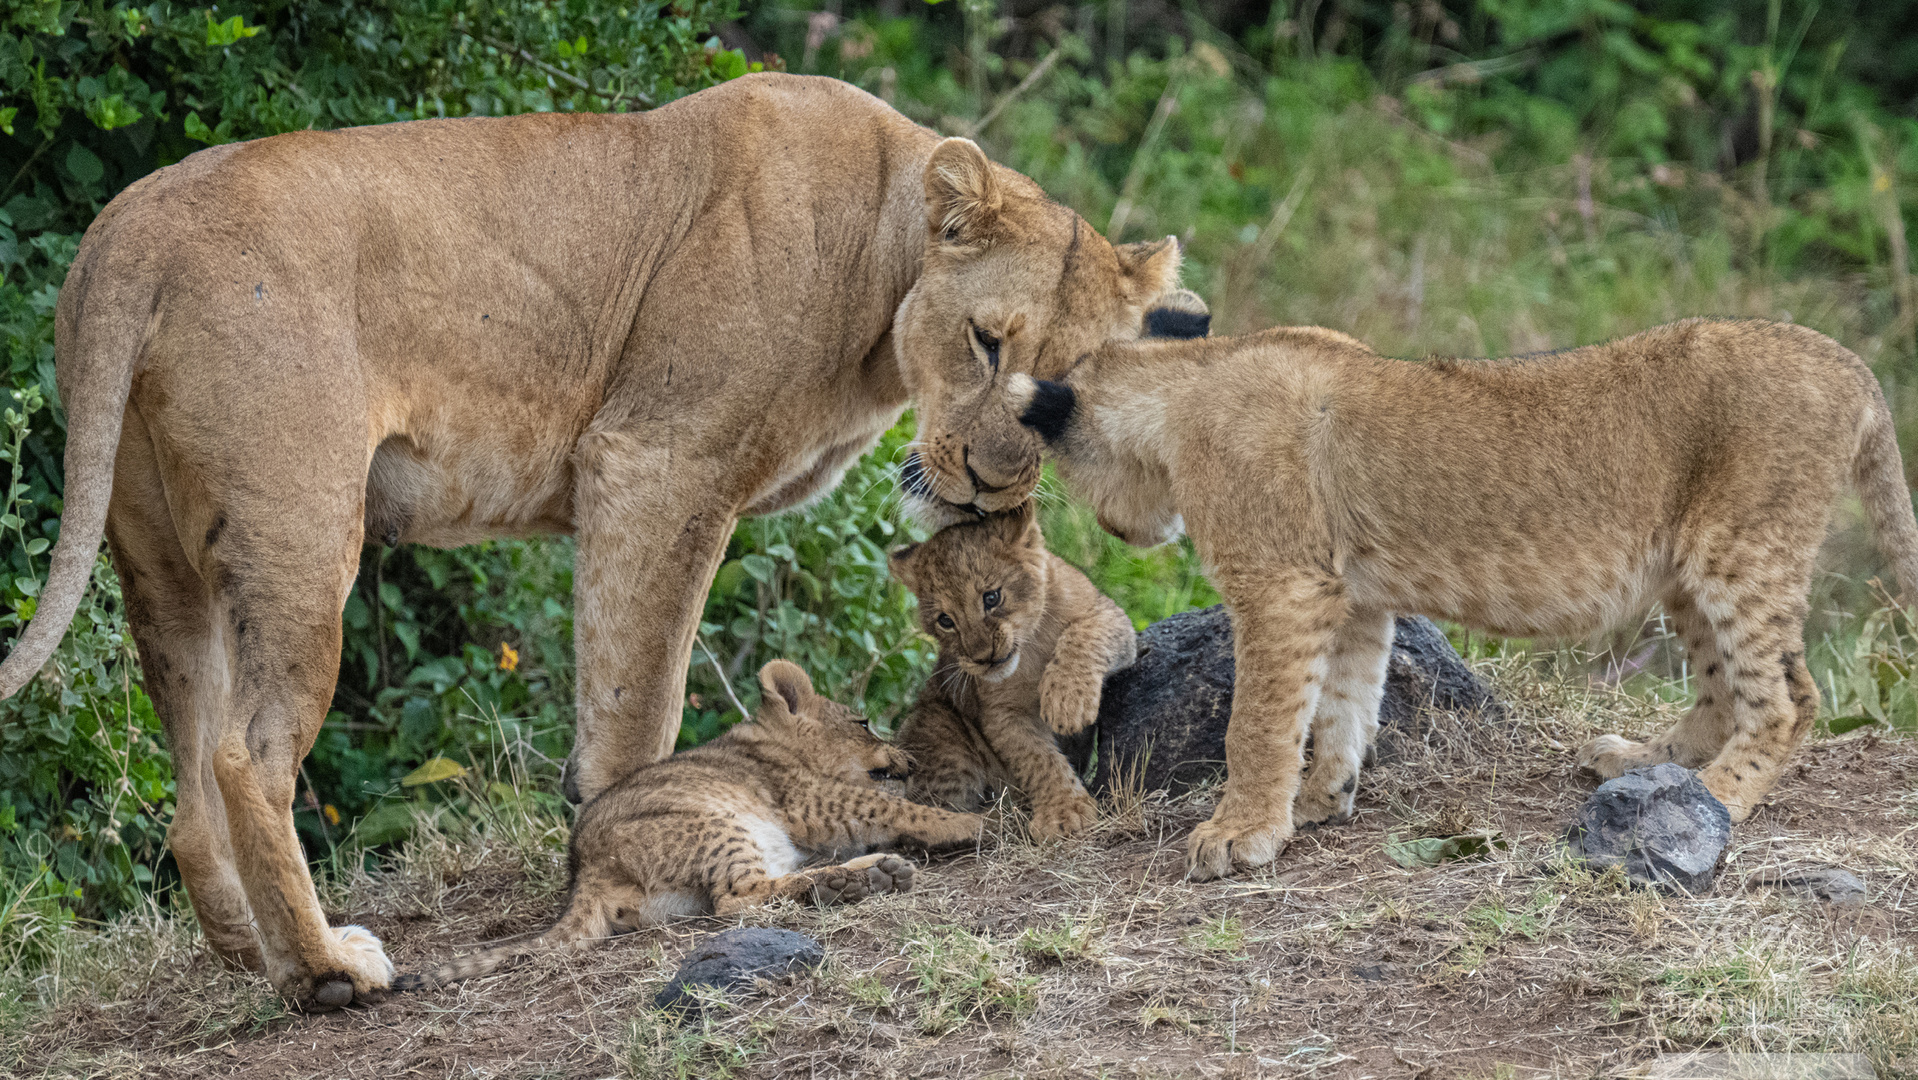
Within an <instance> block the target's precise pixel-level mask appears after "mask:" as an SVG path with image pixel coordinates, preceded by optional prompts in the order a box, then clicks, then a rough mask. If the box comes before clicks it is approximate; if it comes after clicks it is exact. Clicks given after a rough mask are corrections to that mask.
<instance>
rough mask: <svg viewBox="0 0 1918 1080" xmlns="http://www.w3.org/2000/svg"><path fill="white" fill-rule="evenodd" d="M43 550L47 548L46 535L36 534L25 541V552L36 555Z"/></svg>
mask: <svg viewBox="0 0 1918 1080" xmlns="http://www.w3.org/2000/svg"><path fill="white" fill-rule="evenodd" d="M45 550H47V538H46V537H44V536H36V537H34V538H33V539H31V540H29V541H27V554H29V555H38V554H40V553H41V552H43V551H45Z"/></svg>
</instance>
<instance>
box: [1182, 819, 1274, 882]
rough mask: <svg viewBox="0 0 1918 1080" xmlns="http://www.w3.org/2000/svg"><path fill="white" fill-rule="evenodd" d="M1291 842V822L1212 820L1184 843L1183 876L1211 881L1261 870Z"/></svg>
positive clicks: (1195, 879)
mask: <svg viewBox="0 0 1918 1080" xmlns="http://www.w3.org/2000/svg"><path fill="white" fill-rule="evenodd" d="M1291 839H1292V823H1291V822H1290V821H1284V820H1280V821H1262V822H1259V821H1254V822H1244V823H1240V822H1237V821H1232V820H1226V821H1221V820H1220V819H1219V818H1217V817H1214V818H1213V819H1212V820H1211V821H1208V822H1206V823H1204V824H1203V825H1200V826H1199V827H1198V828H1196V829H1194V830H1192V838H1191V839H1189V840H1187V841H1186V845H1185V865H1186V870H1185V876H1186V877H1188V878H1191V879H1192V880H1193V881H1210V880H1211V879H1213V878H1222V877H1230V876H1231V875H1232V874H1233V873H1234V872H1236V871H1239V870H1249V869H1251V868H1253V867H1255V866H1264V865H1265V864H1266V863H1269V862H1271V861H1272V860H1273V859H1276V858H1278V857H1279V853H1280V852H1283V851H1284V850H1285V845H1286V842H1287V841H1289V840H1291Z"/></svg>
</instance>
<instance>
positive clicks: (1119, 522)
mask: <svg viewBox="0 0 1918 1080" xmlns="http://www.w3.org/2000/svg"><path fill="white" fill-rule="evenodd" d="M1211 323H1212V319H1211V315H1210V314H1209V313H1208V312H1207V310H1206V306H1205V301H1203V300H1201V299H1199V297H1198V295H1197V294H1195V293H1192V292H1189V291H1187V290H1184V289H1180V290H1177V291H1175V292H1172V293H1168V294H1167V295H1165V296H1163V297H1160V298H1159V299H1158V300H1156V301H1154V302H1153V304H1152V307H1151V310H1150V311H1148V312H1147V313H1146V317H1145V330H1146V335H1145V336H1146V337H1147V338H1154V339H1175V340H1176V339H1181V338H1202V337H1205V336H1206V335H1207V334H1208V333H1209V332H1210V330H1211ZM1181 359H1182V358H1181V356H1180V355H1178V350H1177V349H1174V348H1168V347H1167V346H1164V345H1158V344H1155V343H1154V342H1151V341H1147V342H1142V343H1138V344H1117V343H1114V344H1108V345H1106V346H1104V347H1102V348H1100V349H1099V350H1097V351H1096V352H1094V353H1092V354H1090V355H1088V356H1087V357H1085V359H1084V361H1083V362H1081V363H1079V364H1078V365H1076V366H1075V367H1074V368H1073V370H1072V372H1071V375H1070V377H1068V378H1066V379H1063V380H1047V379H1035V378H1031V377H1028V376H1023V375H1022V376H1019V377H1017V378H1014V379H1013V380H1012V385H1010V386H1009V387H1008V388H1007V394H1008V396H1009V397H1010V398H1011V399H1012V400H1014V401H1016V402H1019V403H1020V412H1019V422H1020V423H1022V424H1024V425H1025V426H1026V427H1027V428H1028V429H1030V430H1031V431H1032V432H1033V433H1034V434H1036V435H1038V436H1039V437H1040V438H1042V439H1044V440H1045V444H1046V450H1047V452H1048V453H1049V454H1050V455H1051V456H1052V459H1053V461H1054V463H1055V464H1056V466H1057V467H1058V470H1059V478H1060V479H1061V480H1063V481H1065V484H1066V487H1068V488H1069V489H1071V491H1072V492H1073V494H1075V495H1077V496H1079V497H1080V498H1082V499H1085V500H1086V501H1087V502H1089V503H1091V504H1092V508H1093V510H1094V511H1095V512H1096V513H1097V514H1098V519H1099V527H1100V528H1102V529H1104V530H1105V531H1106V532H1109V533H1111V534H1112V535H1114V536H1116V537H1118V538H1119V539H1121V540H1123V541H1125V542H1126V543H1128V544H1133V545H1136V546H1139V547H1152V546H1154V545H1156V544H1163V543H1165V542H1167V541H1169V540H1172V539H1175V538H1177V537H1178V535H1179V534H1180V533H1181V532H1183V531H1184V528H1185V524H1184V522H1183V521H1182V520H1181V518H1180V516H1179V509H1178V506H1177V505H1176V503H1175V501H1174V499H1173V492H1172V476H1171V474H1170V473H1169V472H1168V471H1167V469H1166V467H1165V464H1164V462H1163V460H1162V459H1161V458H1160V457H1159V456H1158V455H1157V454H1156V453H1154V452H1153V450H1154V447H1153V445H1152V444H1153V443H1154V442H1155V441H1156V440H1157V439H1158V438H1159V431H1158V429H1159V428H1160V427H1161V426H1162V424H1163V422H1164V417H1163V415H1161V414H1162V411H1163V410H1161V409H1159V408H1157V407H1156V406H1155V405H1154V404H1153V403H1152V399H1153V398H1154V397H1155V393H1154V391H1155V390H1156V389H1157V388H1159V387H1161V386H1163V384H1164V383H1165V382H1166V380H1167V379H1168V378H1169V377H1176V376H1177V375H1180V374H1183V371H1182V370H1181V369H1182V364H1181Z"/></svg>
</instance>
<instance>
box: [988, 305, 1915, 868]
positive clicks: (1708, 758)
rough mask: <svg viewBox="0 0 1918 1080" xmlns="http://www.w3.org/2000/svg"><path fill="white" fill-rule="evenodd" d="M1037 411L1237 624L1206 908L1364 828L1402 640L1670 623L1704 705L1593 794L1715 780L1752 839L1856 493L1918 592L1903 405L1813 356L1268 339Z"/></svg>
mask: <svg viewBox="0 0 1918 1080" xmlns="http://www.w3.org/2000/svg"><path fill="white" fill-rule="evenodd" d="M1015 381H1019V380H1017V379H1015ZM1020 389H1021V390H1022V391H1023V392H1024V393H1025V395H1026V404H1025V406H1024V408H1025V409H1026V410H1027V411H1028V413H1030V414H1032V416H1031V419H1030V421H1029V422H1028V426H1031V427H1033V428H1034V430H1036V431H1038V430H1042V431H1043V432H1044V433H1045V437H1046V438H1047V440H1048V446H1049V448H1050V451H1051V453H1052V454H1053V455H1054V457H1055V460H1056V461H1057V463H1058V468H1059V474H1060V476H1061V477H1062V478H1063V479H1064V480H1065V481H1066V484H1067V486H1068V487H1070V488H1071V489H1072V490H1073V491H1074V492H1075V493H1077V494H1079V495H1080V496H1082V497H1085V498H1086V499H1087V500H1088V501H1090V502H1091V503H1092V504H1093V505H1094V507H1096V508H1097V510H1098V513H1099V521H1100V523H1101V524H1102V525H1104V526H1105V527H1106V528H1107V529H1108V530H1109V531H1111V532H1113V533H1114V534H1116V535H1118V536H1120V537H1121V538H1123V539H1125V540H1128V541H1130V542H1132V543H1135V544H1156V543H1160V542H1163V541H1165V540H1167V539H1170V538H1171V537H1173V536H1176V535H1177V534H1178V533H1179V531H1180V530H1181V529H1185V530H1189V531H1190V533H1191V536H1192V542H1193V545H1194V546H1195V548H1196V549H1197V551H1198V554H1199V556H1200V558H1201V559H1202V560H1203V562H1204V565H1205V568H1206V574H1207V576H1208V577H1209V578H1210V579H1211V581H1212V584H1213V585H1214V586H1215V587H1217V589H1218V590H1219V595H1220V596H1222V597H1223V598H1224V599H1225V601H1226V604H1227V605H1228V607H1229V608H1230V609H1231V612H1232V629H1233V634H1234V638H1235V641H1234V650H1235V654H1236V657H1237V660H1238V681H1237V693H1236V694H1235V695H1234V698H1233V702H1232V717H1231V720H1230V723H1229V726H1228V729H1227V734H1226V740H1225V750H1226V768H1227V780H1226V786H1225V792H1224V795H1223V797H1222V798H1221V800H1220V802H1219V805H1218V808H1217V810H1216V811H1215V812H1214V814H1213V817H1212V820H1211V821H1209V822H1207V823H1205V824H1204V825H1201V826H1200V827H1199V828H1198V829H1197V830H1196V831H1195V832H1194V834H1193V836H1192V839H1191V841H1190V842H1189V845H1188V848H1187V856H1188V860H1189V869H1190V871H1191V873H1192V874H1193V875H1194V876H1195V877H1202V878H1204V877H1216V876H1219V875H1223V874H1228V873H1231V872H1233V871H1234V870H1238V869H1243V868H1245V867H1250V866H1258V865H1260V864H1263V863H1268V862H1271V861H1272V860H1273V859H1274V858H1275V857H1277V855H1278V854H1279V852H1280V851H1282V850H1283V849H1284V847H1285V845H1286V842H1287V841H1288V840H1289V839H1290V837H1291V836H1292V833H1293V828H1294V826H1295V825H1296V824H1302V823H1310V822H1322V821H1338V820H1341V819H1343V818H1345V817H1347V816H1348V815H1350V814H1351V813H1352V810H1353V792H1354V787H1355V782H1356V780H1357V777H1358V773H1359V764H1360V760H1361V758H1362V757H1363V756H1364V753H1365V750H1366V747H1367V745H1368V744H1369V743H1370V742H1371V740H1372V738H1373V736H1374V734H1375V733H1376V732H1377V730H1378V707H1379V696H1380V689H1381V686H1382V684H1383V680H1384V677H1385V670H1386V661H1387V659H1388V657H1389V656H1390V654H1391V644H1392V616H1393V615H1394V614H1398V613H1404V614H1411V613H1419V614H1425V615H1431V616H1435V617H1440V618H1445V619H1451V620H1454V621H1457V622H1460V623H1464V624H1466V625H1468V626H1473V627H1477V628H1480V629H1484V630H1489V631H1492V632H1493V633H1497V634H1504V635H1511V636H1518V637H1558V638H1564V637H1572V636H1578V635H1583V634H1586V633H1589V632H1591V631H1594V630H1598V629H1603V628H1606V627H1611V626H1616V625H1619V624H1620V623H1623V622H1626V621H1628V620H1631V619H1634V618H1636V617H1637V616H1638V615H1639V614H1640V613H1642V612H1643V611H1644V610H1645V609H1646V608H1647V607H1649V606H1650V605H1651V604H1652V603H1653V602H1658V603H1661V604H1663V605H1664V609H1665V612H1666V613H1667V614H1668V615H1669V616H1670V617H1671V618H1672V619H1673V620H1674V622H1675V623H1676V624H1677V628H1678V631H1679V634H1680V636H1681V637H1682V639H1683V640H1684V642H1685V647H1686V651H1687V652H1688V653H1689V654H1690V658H1691V667H1692V670H1693V671H1696V672H1698V675H1699V679H1698V682H1699V693H1698V700H1697V702H1696V703H1695V704H1694V705H1693V706H1692V708H1691V710H1690V712H1688V713H1687V714H1686V715H1685V716H1684V717H1683V718H1682V719H1681V720H1680V721H1679V722H1678V723H1677V724H1676V725H1674V726H1673V727H1672V728H1671V729H1670V730H1668V731H1666V732H1664V733H1663V734H1660V735H1658V736H1657V737H1655V738H1653V739H1650V740H1649V741H1646V742H1634V741H1632V740H1629V739H1625V738H1623V737H1620V736H1617V735H1605V736H1601V737H1599V738H1597V739H1594V740H1593V741H1591V742H1590V743H1588V744H1587V745H1586V746H1585V747H1584V748H1582V749H1581V750H1580V751H1579V753H1578V763H1579V764H1580V765H1581V766H1583V767H1585V768H1586V769H1588V770H1590V771H1592V772H1595V773H1597V774H1598V775H1599V776H1601V777H1607V778H1609V777H1616V776H1618V775H1620V774H1621V773H1623V772H1625V771H1626V770H1629V769H1633V768H1636V767H1639V766H1642V765H1652V764H1657V763H1659V762H1666V761H1672V762H1677V763H1678V764H1680V765H1683V766H1685V767H1687V768H1693V769H1698V770H1699V771H1700V772H1699V775H1700V778H1701V779H1702V780H1703V781H1704V783H1705V786H1706V787H1707V788H1708V789H1710V790H1711V792H1712V794H1713V795H1715V796H1717V797H1718V799H1719V800H1720V801H1721V802H1723V803H1724V804H1725V806H1726V808H1727V809H1728V810H1730V811H1731V816H1732V820H1734V821H1743V820H1745V819H1746V818H1747V817H1749V816H1750V815H1751V814H1752V813H1753V811H1755V810H1756V809H1757V808H1758V807H1759V805H1760V804H1761V803H1762V802H1763V801H1764V799H1765V797H1766V795H1767V793H1769V792H1770V791H1771V790H1772V786H1773V785H1774V784H1775V783H1776V782H1777V780H1778V777H1779V774H1780V772H1781V771H1782V770H1783V769H1784V768H1785V766H1786V763H1787V762H1788V761H1789V760H1790V758H1791V755H1792V753H1793V751H1794V750H1795V749H1796V748H1797V747H1798V745H1799V744H1800V743H1801V742H1803V741H1804V739H1805V735H1806V733H1807V732H1808V731H1809V730H1810V729H1811V726H1812V722H1813V720H1814V719H1815V718H1816V716H1817V711H1818V687H1817V686H1816V685H1815V684H1814V683H1813V681H1812V678H1811V674H1810V672H1809V671H1807V670H1806V667H1805V643H1804V623H1805V616H1806V612H1807V602H1806V597H1807V593H1808V592H1809V591H1810V586H1811V577H1812V570H1813V560H1814V558H1815V556H1816V555H1817V553H1818V547H1819V544H1820V542H1821V541H1822V540H1823V539H1824V537H1825V530H1826V527H1827V524H1828V522H1829V521H1830V518H1831V514H1832V508H1833V506H1834V505H1835V504H1836V502H1837V500H1838V497H1839V495H1840V493H1841V492H1842V491H1844V490H1845V489H1846V488H1850V489H1852V490H1854V491H1856V492H1857V493H1858V495H1859V497H1860V500H1861V502H1862V503H1863V506H1864V510H1865V513H1866V516H1867V517H1868V518H1869V520H1870V522H1871V524H1872V527H1873V531H1874V532H1875V533H1876V534H1877V537H1878V541H1879V544H1880V545H1881V546H1882V547H1883V548H1884V550H1885V553H1886V554H1887V555H1889V556H1890V557H1891V561H1892V563H1893V565H1894V566H1895V567H1896V568H1897V571H1898V579H1899V581H1900V582H1901V583H1902V584H1903V585H1904V587H1905V588H1906V589H1907V590H1912V589H1918V520H1915V519H1914V518H1913V515H1912V505H1911V491H1910V489H1909V487H1908V486H1907V484H1906V481H1905V473H1904V466H1903V464H1902V462H1900V460H1899V456H1898V443H1897V439H1896V436H1895V433H1894V429H1893V426H1892V418H1891V412H1890V410H1889V409H1888V408H1887V407H1886V404H1885V398H1884V394H1883V393H1882V392H1881V391H1880V389H1879V386H1878V381H1877V379H1876V378H1874V377H1873V375H1872V373H1871V370H1870V369H1869V368H1868V367H1866V366H1865V364H1864V363H1863V362H1862V361H1861V360H1859V359H1858V357H1857V356H1855V355H1853V354H1852V353H1851V352H1849V351H1847V350H1846V349H1845V348H1844V347H1843V346H1841V345H1839V344H1838V343H1837V342H1835V341H1833V340H1831V339H1830V338H1828V337H1825V336H1824V335H1822V334H1818V333H1816V332H1814V331H1811V330H1807V329H1805V328H1804V327H1801V326H1791V325H1781V324H1777V323H1766V322H1723V321H1714V320H1706V319H1691V320H1687V321H1684V322H1679V323H1673V324H1671V325H1669V326H1663V327H1659V328H1657V329H1654V330H1648V331H1646V332H1644V333H1642V334H1637V335H1634V336H1632V337H1628V338H1623V339H1621V340H1618V341H1614V342H1609V343H1606V344H1602V345H1593V346H1589V347H1586V348H1579V349H1568V350H1565V351H1563V352H1559V353H1552V354H1549V355H1544V356H1532V357H1517V358H1513V359H1506V360H1487V361H1468V360H1452V359H1432V360H1428V361H1425V362H1422V363H1414V362H1407V361H1401V360H1393V359H1389V358H1387V357H1383V356H1380V355H1378V354H1377V353H1375V352H1373V351H1372V350H1371V349H1369V348H1367V347H1366V346H1365V345H1364V344H1363V343H1361V342H1359V341H1356V340H1354V339H1352V338H1350V337H1347V336H1345V335H1343V334H1339V333H1335V332H1332V331H1327V330H1319V329H1304V328H1280V329H1274V330H1269V331H1265V332H1263V333H1258V334H1252V335H1249V336H1246V337H1242V338H1236V339H1227V338H1220V339H1197V340H1191V341H1163V342H1140V343H1137V344H1125V345H1117V346H1110V347H1106V348H1103V349H1100V350H1097V351H1095V352H1093V353H1091V354H1089V355H1088V356H1087V357H1086V358H1085V359H1084V360H1083V361H1082V362H1081V363H1080V364H1079V366H1077V367H1076V368H1074V369H1073V371H1072V373H1071V374H1070V375H1069V376H1068V377H1067V379H1065V380H1064V382H1063V383H1060V384H1054V385H1051V386H1046V385H1040V384H1037V383H1032V384H1030V385H1023V386H1022V387H1020ZM1308 732H1309V733H1310V734H1311V736H1312V739H1313V753H1312V761H1311V768H1310V769H1309V770H1304V768H1303V766H1304V758H1303V748H1304V743H1305V738H1306V735H1307V733H1308ZM1302 771H1303V773H1304V775H1303V779H1301V772H1302Z"/></svg>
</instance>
